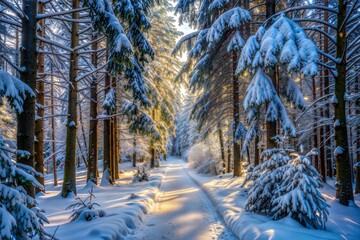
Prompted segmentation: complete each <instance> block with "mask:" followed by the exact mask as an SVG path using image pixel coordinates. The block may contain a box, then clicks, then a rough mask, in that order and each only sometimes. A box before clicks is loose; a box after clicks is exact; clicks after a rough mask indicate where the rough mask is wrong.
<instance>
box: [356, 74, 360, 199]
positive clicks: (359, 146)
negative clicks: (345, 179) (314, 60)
mask: <svg viewBox="0 0 360 240" xmlns="http://www.w3.org/2000/svg"><path fill="white" fill-rule="evenodd" d="M359 91H360V81H359V79H358V80H357V84H356V92H359ZM355 105H356V113H355V114H356V115H360V98H358V99H357V100H356V102H355ZM356 162H357V164H360V127H357V129H356ZM355 183H356V185H355V193H360V166H357V167H356V178H355Z"/></svg>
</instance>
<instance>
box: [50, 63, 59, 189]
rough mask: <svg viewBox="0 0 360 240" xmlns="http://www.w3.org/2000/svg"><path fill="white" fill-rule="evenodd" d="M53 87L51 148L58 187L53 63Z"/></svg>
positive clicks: (55, 184) (51, 92)
mask: <svg viewBox="0 0 360 240" xmlns="http://www.w3.org/2000/svg"><path fill="white" fill-rule="evenodd" d="M50 68H51V86H50V95H51V99H50V104H51V116H52V117H51V146H52V164H53V175H54V186H57V185H58V182H57V169H56V154H55V153H56V144H55V118H54V114H55V106H54V76H53V73H54V71H53V65H52V63H51V67H50Z"/></svg>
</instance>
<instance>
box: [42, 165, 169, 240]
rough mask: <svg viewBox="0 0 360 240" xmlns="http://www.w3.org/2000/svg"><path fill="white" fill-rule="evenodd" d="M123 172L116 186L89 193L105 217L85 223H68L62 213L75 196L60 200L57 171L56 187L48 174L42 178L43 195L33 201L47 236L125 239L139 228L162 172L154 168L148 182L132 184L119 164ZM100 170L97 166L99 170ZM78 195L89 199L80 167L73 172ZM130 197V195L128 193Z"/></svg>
mask: <svg viewBox="0 0 360 240" xmlns="http://www.w3.org/2000/svg"><path fill="white" fill-rule="evenodd" d="M120 168H121V169H122V170H125V172H124V173H122V174H120V180H119V181H117V183H116V186H106V187H104V186H95V187H94V189H93V193H94V195H95V197H96V198H95V200H94V202H96V203H98V204H100V205H101V206H100V207H95V209H96V210H101V209H102V210H104V211H105V216H104V217H102V218H96V219H94V220H92V221H89V222H87V221H86V220H82V219H78V220H75V221H73V222H69V217H70V215H71V213H72V212H71V210H65V209H66V208H67V207H68V206H69V205H70V204H72V203H74V202H76V200H75V196H69V197H68V198H66V199H65V198H62V197H61V195H60V190H61V186H62V179H60V178H62V176H63V173H62V172H59V173H58V176H59V184H58V186H57V187H54V186H53V180H52V177H53V176H52V174H51V175H49V176H47V177H46V179H45V180H46V182H45V186H46V194H39V195H38V196H37V201H38V202H39V205H40V207H41V208H43V209H44V210H45V211H46V215H47V217H48V219H49V220H50V224H47V225H45V227H46V230H47V231H48V232H49V233H54V232H56V233H55V237H56V238H57V239H60V240H66V239H86V240H91V239H97V240H99V239H109V240H110V239H128V236H129V235H131V234H133V232H134V230H135V229H136V227H137V226H140V225H141V223H142V221H143V219H144V216H145V214H147V213H148V212H151V211H152V210H153V209H154V207H155V200H154V199H155V197H156V195H157V194H158V193H159V187H160V185H161V181H162V178H163V174H164V171H165V169H164V168H161V169H157V170H154V171H151V172H150V178H149V181H148V182H140V183H132V181H131V179H132V176H133V174H134V173H135V168H132V167H131V165H130V163H125V164H120ZM100 169H101V167H100ZM77 179H78V184H77V189H78V196H79V197H81V198H82V199H85V198H86V197H87V196H89V190H90V188H89V187H85V179H86V168H85V167H81V168H79V169H78V171H77ZM133 193H134V194H135V195H133V197H134V196H135V198H131V197H130V196H131V195H132V194H133Z"/></svg>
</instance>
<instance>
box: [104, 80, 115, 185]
mask: <svg viewBox="0 0 360 240" xmlns="http://www.w3.org/2000/svg"><path fill="white" fill-rule="evenodd" d="M110 86H111V77H110V75H109V74H106V76H105V93H106V94H107V93H108V91H109V89H110ZM106 112H107V115H110V113H109V110H106ZM110 125H111V119H110V117H107V118H106V119H105V120H104V164H103V166H104V169H103V179H102V181H104V180H105V181H107V182H108V183H109V184H113V179H112V173H111V170H112V168H111V126H110ZM105 178H106V179H105Z"/></svg>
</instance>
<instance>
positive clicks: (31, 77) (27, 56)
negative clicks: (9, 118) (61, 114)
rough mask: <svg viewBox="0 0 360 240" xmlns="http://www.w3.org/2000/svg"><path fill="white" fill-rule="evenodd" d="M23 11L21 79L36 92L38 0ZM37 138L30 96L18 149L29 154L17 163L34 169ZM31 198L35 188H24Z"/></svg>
mask: <svg viewBox="0 0 360 240" xmlns="http://www.w3.org/2000/svg"><path fill="white" fill-rule="evenodd" d="M22 2H23V5H22V10H23V12H24V15H26V16H27V18H23V19H22V30H21V46H22V47H21V59H20V66H21V68H23V69H24V71H22V72H21V73H20V79H21V80H22V81H23V82H25V83H26V84H27V85H28V86H29V87H30V88H31V89H32V90H33V91H34V92H35V89H36V70H37V66H36V61H34V57H36V25H37V23H36V15H37V4H38V1H37V0H23V1H22ZM34 137H35V98H34V97H30V96H29V95H28V96H27V98H26V99H25V101H24V104H23V112H22V113H20V114H18V116H17V147H18V149H19V150H22V151H26V152H27V153H28V154H20V155H18V156H17V162H18V163H22V164H25V165H28V166H30V167H34ZM24 187H25V189H26V191H27V193H28V194H29V195H30V196H34V195H35V191H34V187H32V186H29V185H28V186H24Z"/></svg>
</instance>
